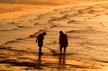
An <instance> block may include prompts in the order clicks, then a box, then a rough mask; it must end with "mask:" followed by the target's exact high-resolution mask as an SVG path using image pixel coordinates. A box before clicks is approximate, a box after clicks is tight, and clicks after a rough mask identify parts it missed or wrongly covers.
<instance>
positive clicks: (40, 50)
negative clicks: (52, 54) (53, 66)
mask: <svg viewBox="0 0 108 71" xmlns="http://www.w3.org/2000/svg"><path fill="white" fill-rule="evenodd" d="M44 35H46V32H43V33H41V34H39V35H38V36H37V37H36V42H37V43H38V47H39V53H38V54H39V60H40V59H41V55H42V54H43V53H42V46H43V40H44Z"/></svg>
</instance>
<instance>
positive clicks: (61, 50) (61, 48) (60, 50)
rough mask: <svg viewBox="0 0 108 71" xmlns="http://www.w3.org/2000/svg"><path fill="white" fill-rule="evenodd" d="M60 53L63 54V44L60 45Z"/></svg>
mask: <svg viewBox="0 0 108 71" xmlns="http://www.w3.org/2000/svg"><path fill="white" fill-rule="evenodd" d="M60 54H62V46H60Z"/></svg>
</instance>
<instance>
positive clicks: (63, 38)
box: [59, 31, 68, 55]
mask: <svg viewBox="0 0 108 71" xmlns="http://www.w3.org/2000/svg"><path fill="white" fill-rule="evenodd" d="M59 33H60V35H59V45H60V54H62V49H64V53H63V54H64V55H65V53H66V48H67V46H68V38H67V35H66V34H64V33H63V31H60V32H59Z"/></svg>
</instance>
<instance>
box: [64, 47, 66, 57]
mask: <svg viewBox="0 0 108 71" xmlns="http://www.w3.org/2000/svg"><path fill="white" fill-rule="evenodd" d="M65 54H66V47H64V55H65Z"/></svg>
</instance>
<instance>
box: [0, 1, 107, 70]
mask: <svg viewBox="0 0 108 71" xmlns="http://www.w3.org/2000/svg"><path fill="white" fill-rule="evenodd" d="M31 10H32V9H30V11H31ZM32 11H33V12H31V14H27V15H24V16H20V17H16V18H11V19H4V18H2V19H0V70H1V71H108V47H107V46H108V42H107V41H108V40H107V39H108V37H107V36H108V31H107V29H108V24H107V22H108V20H107V18H108V2H102V3H92V4H81V5H67V6H63V7H61V6H59V7H55V8H51V9H50V8H48V10H47V11H46V12H45V13H41V14H40V13H39V14H35V13H34V9H33V10H32ZM35 12H36V11H35ZM29 13H30V12H29ZM60 30H62V31H64V32H65V33H66V34H67V35H68V39H69V46H68V48H67V52H66V55H65V57H61V56H59V45H58V36H59V31H60ZM42 31H46V32H47V36H46V37H45V40H44V42H45V43H44V47H43V53H44V54H43V56H42V59H41V60H38V46H37V44H36V43H35V36H36V35H38V34H39V33H40V32H42ZM52 50H54V51H56V53H57V54H56V55H55V54H54V53H52V52H51V51H52Z"/></svg>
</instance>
